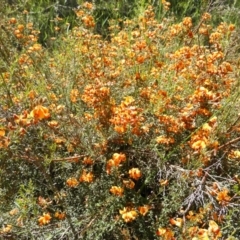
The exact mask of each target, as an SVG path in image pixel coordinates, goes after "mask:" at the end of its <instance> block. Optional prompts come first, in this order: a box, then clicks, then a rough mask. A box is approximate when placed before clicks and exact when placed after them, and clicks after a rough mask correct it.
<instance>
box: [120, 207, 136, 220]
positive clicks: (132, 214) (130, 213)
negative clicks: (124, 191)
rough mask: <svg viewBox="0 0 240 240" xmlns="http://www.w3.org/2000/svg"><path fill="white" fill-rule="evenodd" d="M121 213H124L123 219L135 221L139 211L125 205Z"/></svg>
mask: <svg viewBox="0 0 240 240" xmlns="http://www.w3.org/2000/svg"><path fill="white" fill-rule="evenodd" d="M119 213H120V214H121V215H122V219H123V220H124V222H126V223H128V222H132V221H134V220H135V219H136V218H137V216H138V214H137V212H136V211H135V210H134V209H132V208H125V207H124V208H123V210H119Z"/></svg>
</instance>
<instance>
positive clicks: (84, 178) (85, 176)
mask: <svg viewBox="0 0 240 240" xmlns="http://www.w3.org/2000/svg"><path fill="white" fill-rule="evenodd" d="M93 178H94V175H93V173H91V172H88V173H87V172H86V171H85V170H84V171H83V173H82V175H81V176H80V178H79V182H87V183H91V182H93Z"/></svg>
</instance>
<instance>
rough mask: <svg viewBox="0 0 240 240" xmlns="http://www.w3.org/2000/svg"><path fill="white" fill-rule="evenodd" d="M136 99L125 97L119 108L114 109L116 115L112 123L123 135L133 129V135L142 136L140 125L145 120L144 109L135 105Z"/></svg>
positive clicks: (111, 120)
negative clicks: (142, 114)
mask: <svg viewBox="0 0 240 240" xmlns="http://www.w3.org/2000/svg"><path fill="white" fill-rule="evenodd" d="M134 101H135V100H134V98H133V97H131V96H128V97H125V100H124V101H122V102H121V104H120V105H119V106H116V107H114V108H113V112H114V115H113V117H112V118H111V119H110V122H111V123H112V124H113V125H114V129H115V131H116V132H118V133H120V134H123V133H125V132H126V131H127V130H128V128H131V132H132V133H133V134H136V135H138V134H140V132H141V131H140V125H141V122H142V121H143V120H144V118H143V117H142V116H141V112H142V109H141V108H138V107H136V106H134V105H133V103H134Z"/></svg>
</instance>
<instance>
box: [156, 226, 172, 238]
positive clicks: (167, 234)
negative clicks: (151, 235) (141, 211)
mask: <svg viewBox="0 0 240 240" xmlns="http://www.w3.org/2000/svg"><path fill="white" fill-rule="evenodd" d="M157 235H158V236H161V237H162V238H163V239H164V240H175V238H174V233H173V232H172V230H170V229H169V228H158V230H157Z"/></svg>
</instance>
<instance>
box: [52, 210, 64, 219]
mask: <svg viewBox="0 0 240 240" xmlns="http://www.w3.org/2000/svg"><path fill="white" fill-rule="evenodd" d="M54 217H55V218H58V219H59V220H64V219H65V217H66V213H64V212H56V213H55V214H54Z"/></svg>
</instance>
